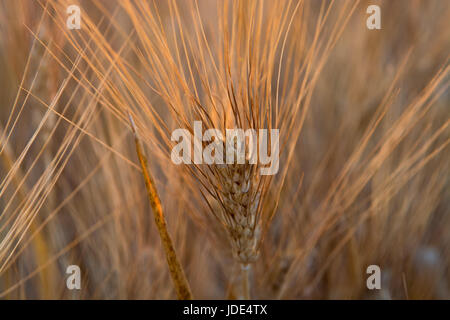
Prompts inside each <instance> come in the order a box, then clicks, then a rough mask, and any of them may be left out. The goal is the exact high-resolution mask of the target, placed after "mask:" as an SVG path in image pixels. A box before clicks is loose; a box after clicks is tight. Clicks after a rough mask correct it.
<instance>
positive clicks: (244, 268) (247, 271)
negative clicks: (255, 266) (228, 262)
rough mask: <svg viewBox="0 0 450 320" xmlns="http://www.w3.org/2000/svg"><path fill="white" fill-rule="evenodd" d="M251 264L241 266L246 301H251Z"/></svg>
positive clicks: (243, 295)
mask: <svg viewBox="0 0 450 320" xmlns="http://www.w3.org/2000/svg"><path fill="white" fill-rule="evenodd" d="M250 269H251V265H250V264H241V273H242V297H243V299H244V300H250V284H249V277H250Z"/></svg>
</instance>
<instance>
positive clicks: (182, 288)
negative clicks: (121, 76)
mask: <svg viewBox="0 0 450 320" xmlns="http://www.w3.org/2000/svg"><path fill="white" fill-rule="evenodd" d="M128 117H129V119H130V124H131V128H132V130H133V133H134V141H135V143H136V152H137V155H138V158H139V162H140V164H141V167H142V175H143V176H144V180H145V187H146V188H147V194H148V198H149V200H150V205H151V207H152V209H153V214H154V217H155V222H156V226H157V228H158V231H159V236H160V238H161V242H162V244H163V247H164V251H165V253H166V259H167V264H168V266H169V271H170V276H171V278H172V281H173V284H174V286H175V290H176V292H177V296H178V299H179V300H192V298H193V297H192V293H191V289H190V287H189V282H188V281H187V279H186V275H185V273H184V271H183V267H182V266H181V263H180V262H179V260H178V257H177V255H176V252H175V248H174V246H173V243H172V239H171V237H170V234H169V231H168V230H167V225H166V220H165V218H164V215H163V211H162V207H161V201H160V199H159V196H158V192H157V190H156V187H155V183H154V180H153V178H152V176H151V174H150V170H149V169H148V163H147V158H146V156H145V154H144V152H143V146H142V143H141V140H140V139H139V136H138V134H137V128H136V125H135V123H134V121H133V118H132V117H131V115H130V114H128Z"/></svg>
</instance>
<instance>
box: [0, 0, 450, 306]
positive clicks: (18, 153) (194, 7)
mask: <svg viewBox="0 0 450 320" xmlns="http://www.w3.org/2000/svg"><path fill="white" fill-rule="evenodd" d="M72 2H73V1H69V0H58V1H56V0H48V1H29V0H19V1H0V26H1V28H0V48H1V50H2V51H1V52H2V54H1V55H0V66H1V69H0V70H1V71H2V72H1V74H0V80H1V81H2V86H0V105H1V107H2V111H4V112H1V113H0V158H1V160H2V163H1V165H0V297H1V298H3V297H8V298H9V297H18V298H30V297H33V298H70V297H73V296H71V295H69V293H67V292H65V291H61V285H62V284H63V283H64V280H65V279H64V276H65V267H66V266H67V265H70V264H79V265H80V266H81V267H82V270H83V274H84V277H85V278H83V281H84V282H83V283H84V284H85V285H86V289H85V290H83V294H82V295H80V296H79V298H105V299H107V298H140V299H161V298H174V297H175V292H176V291H174V290H173V287H172V285H171V280H170V277H171V273H170V271H169V268H168V266H167V264H166V256H165V252H164V242H163V243H161V241H159V240H160V234H159V233H158V232H157V231H159V230H158V229H157V228H155V223H154V221H153V216H152V214H151V211H152V209H153V207H152V205H151V204H150V203H149V201H148V197H147V194H146V189H145V185H144V181H143V178H142V170H141V166H140V165H139V161H138V160H139V158H138V157H137V156H136V150H135V148H134V143H133V135H132V134H131V130H130V127H129V121H128V116H127V114H128V113H130V114H131V116H132V118H133V119H134V120H135V122H136V127H137V131H138V132H139V133H140V138H141V140H142V144H143V148H145V150H146V152H147V153H148V160H149V162H148V167H149V170H150V171H151V176H152V177H153V178H154V179H153V183H154V186H155V189H157V190H158V195H159V198H160V203H161V207H162V209H163V210H161V212H164V217H165V219H166V220H167V226H166V228H167V230H166V231H167V234H169V233H170V236H171V238H172V240H173V241H172V242H173V247H174V248H175V249H176V252H177V255H178V256H177V258H178V261H179V265H181V266H183V267H184V269H185V270H184V271H185V274H186V278H187V280H189V283H190V286H191V288H192V292H193V294H194V296H195V298H216V299H219V298H223V297H228V298H236V297H242V296H244V297H246V296H247V297H248V295H249V292H251V297H252V298H267V299H274V298H288V299H297V298H322V299H323V298H339V299H342V298H373V297H374V294H373V292H368V291H367V288H366V286H365V278H366V274H365V268H366V267H367V266H368V265H370V264H379V265H380V267H381V268H382V270H383V274H384V275H385V277H384V278H383V294H381V293H380V296H381V295H382V296H383V297H386V296H388V297H393V298H404V297H405V296H407V297H410V298H417V297H419V298H420V297H425V298H448V297H449V296H450V291H449V288H450V283H449V281H450V272H449V270H450V267H449V266H450V257H449V255H448V247H449V244H450V238H449V233H448V230H449V228H450V215H449V214H448V208H449V203H448V199H450V197H449V193H448V192H449V191H448V190H450V188H449V179H448V176H449V175H448V172H449V170H448V163H449V162H450V161H449V155H450V153H449V144H450V140H449V138H448V137H449V128H450V120H449V113H448V105H449V95H448V86H449V81H448V75H449V73H450V67H449V65H448V62H449V52H450V44H449V42H448V39H449V38H450V28H449V27H448V23H449V21H450V19H449V17H450V7H449V6H448V4H447V3H446V1H442V0H397V1H379V2H380V6H381V8H382V29H381V30H367V28H366V27H365V19H366V18H367V14H366V11H365V10H366V8H367V6H368V5H369V4H371V2H372V1H367V0H366V1H364V0H362V1H328V0H323V1H322V0H317V1H316V0H299V1H297V0H292V1H288V0H286V1H272V0H265V1H263V0H255V1H246V0H241V1H239V0H233V1H212V0H198V1H175V0H167V1H156V0H155V1H140V0H138V1H126V0H117V1H102V0H87V1H81V2H80V5H81V6H82V15H83V18H82V29H81V30H78V31H74V30H70V31H69V30H68V29H67V27H66V18H67V13H66V8H67V6H68V5H70V4H73V3H72ZM194 121H201V122H202V125H203V128H204V129H205V130H207V129H211V128H217V129H218V130H219V131H221V132H222V133H224V132H225V130H226V129H227V128H242V129H244V130H245V129H255V130H258V129H268V130H270V129H272V128H276V129H280V170H279V172H278V173H277V174H276V175H275V176H273V177H270V176H261V175H260V174H259V167H258V165H253V164H250V163H245V164H241V165H237V164H235V165H223V166H222V165H211V166H210V165H204V164H192V165H178V166H177V165H175V164H173V163H172V162H171V161H170V150H171V148H172V147H173V142H172V141H171V140H170V135H171V132H172V131H173V130H174V129H177V128H185V129H188V130H189V131H190V132H191V133H192V131H193V128H192V123H193V122H194ZM430 257H431V258H430ZM241 265H242V266H243V268H242V276H241V277H242V281H243V284H242V285H241V284H240V283H239V275H238V274H237V271H239V269H240V266H241ZM250 265H251V270H250V267H249V266H250ZM424 270H426V272H424ZM249 273H250V274H249ZM424 273H426V275H427V277H429V278H427V277H424ZM236 279H237V280H236ZM85 280H86V281H85ZM241 286H242V287H243V290H241V288H240V287H241ZM250 287H251V288H250ZM240 291H243V292H242V293H241V292H240ZM375 297H376V298H379V297H378V296H375Z"/></svg>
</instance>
